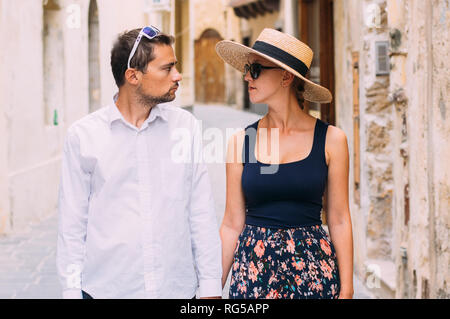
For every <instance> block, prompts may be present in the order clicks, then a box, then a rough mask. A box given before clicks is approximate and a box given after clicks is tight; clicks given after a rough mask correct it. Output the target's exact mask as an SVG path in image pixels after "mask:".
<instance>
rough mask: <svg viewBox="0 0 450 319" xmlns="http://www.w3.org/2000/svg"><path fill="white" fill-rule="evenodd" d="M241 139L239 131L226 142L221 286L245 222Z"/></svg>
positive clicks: (241, 135)
mask: <svg viewBox="0 0 450 319" xmlns="http://www.w3.org/2000/svg"><path fill="white" fill-rule="evenodd" d="M243 139H244V132H239V133H237V134H235V135H233V136H232V137H231V138H230V141H229V142H228V150H227V160H226V161H227V163H226V178H227V184H226V185H227V190H226V204H225V214H224V217H223V220H222V225H221V226H220V238H221V240H222V288H223V287H224V286H225V283H226V281H227V278H228V273H229V272H230V268H231V264H232V263H233V257H234V251H235V249H236V243H237V240H238V238H239V235H240V234H241V232H242V229H243V228H244V224H245V201H244V194H243V192H242V184H241V177H242V171H243V165H242V144H243Z"/></svg>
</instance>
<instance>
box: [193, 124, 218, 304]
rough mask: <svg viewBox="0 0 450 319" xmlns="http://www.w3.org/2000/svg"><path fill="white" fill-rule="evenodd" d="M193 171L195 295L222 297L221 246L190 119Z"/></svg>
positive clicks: (196, 130) (197, 129)
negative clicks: (196, 289)
mask: <svg viewBox="0 0 450 319" xmlns="http://www.w3.org/2000/svg"><path fill="white" fill-rule="evenodd" d="M194 122H195V124H194V134H193V140H192V148H193V162H192V163H193V164H192V165H193V171H192V187H191V197H190V204H189V208H190V229H191V235H192V250H193V253H194V258H195V262H196V268H197V272H198V278H199V290H198V295H199V297H215V296H222V247H221V242H220V236H219V229H218V226H217V218H216V213H215V209H214V200H213V196H212V190H211V183H210V179H209V175H208V170H207V167H206V165H205V164H204V163H203V156H202V154H203V149H202V132H201V128H200V125H199V124H198V122H197V121H196V120H195V121H194Z"/></svg>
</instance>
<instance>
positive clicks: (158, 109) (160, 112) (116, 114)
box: [108, 93, 167, 125]
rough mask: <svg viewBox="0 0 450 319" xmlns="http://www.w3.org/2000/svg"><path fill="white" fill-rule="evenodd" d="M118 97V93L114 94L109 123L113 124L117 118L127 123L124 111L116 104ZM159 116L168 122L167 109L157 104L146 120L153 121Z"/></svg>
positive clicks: (109, 112)
mask: <svg viewBox="0 0 450 319" xmlns="http://www.w3.org/2000/svg"><path fill="white" fill-rule="evenodd" d="M117 97H118V93H117V94H116V95H114V103H112V105H111V106H110V107H109V110H108V117H109V124H110V125H111V124H112V123H113V122H114V121H117V120H122V121H124V122H125V123H127V121H125V119H124V118H123V115H122V113H120V111H119V109H118V107H117V105H116V101H117ZM157 117H160V118H161V119H163V120H164V121H166V122H167V114H166V110H165V108H164V107H163V106H161V105H159V104H157V105H155V106H154V107H153V108H152V109H151V111H150V115H149V117H148V118H147V119H146V120H145V122H148V123H150V122H153V121H154V120H155V119H156V118H157Z"/></svg>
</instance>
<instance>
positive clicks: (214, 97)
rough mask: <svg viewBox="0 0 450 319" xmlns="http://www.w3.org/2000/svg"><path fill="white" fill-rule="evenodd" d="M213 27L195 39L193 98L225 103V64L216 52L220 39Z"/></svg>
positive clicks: (197, 100) (201, 101)
mask: <svg viewBox="0 0 450 319" xmlns="http://www.w3.org/2000/svg"><path fill="white" fill-rule="evenodd" d="M221 40H222V37H221V36H220V34H219V33H218V32H217V31H216V30H213V29H207V30H205V31H204V32H203V33H202V35H201V36H200V38H199V39H198V40H195V100H196V102H199V103H225V64H224V62H223V60H222V59H221V58H220V57H219V56H218V55H217V54H216V51H215V47H216V44H217V42H219V41H221Z"/></svg>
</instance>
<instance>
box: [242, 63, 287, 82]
mask: <svg viewBox="0 0 450 319" xmlns="http://www.w3.org/2000/svg"><path fill="white" fill-rule="evenodd" d="M263 69H281V68H280V67H277V66H263V65H261V64H259V63H252V64H245V65H244V77H245V75H246V74H247V72H248V71H250V76H251V77H252V79H253V80H256V79H257V78H258V77H259V75H260V74H261V70H263Z"/></svg>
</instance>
